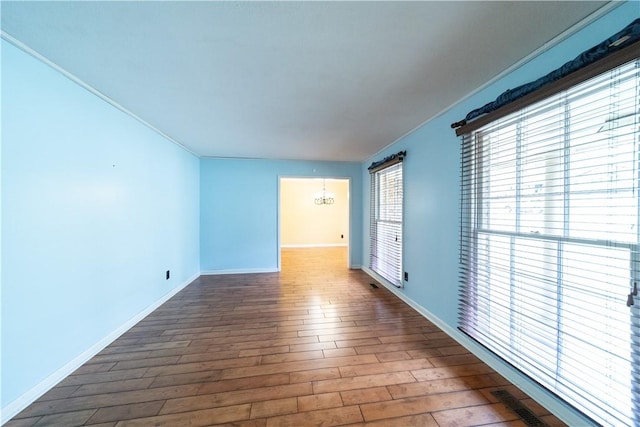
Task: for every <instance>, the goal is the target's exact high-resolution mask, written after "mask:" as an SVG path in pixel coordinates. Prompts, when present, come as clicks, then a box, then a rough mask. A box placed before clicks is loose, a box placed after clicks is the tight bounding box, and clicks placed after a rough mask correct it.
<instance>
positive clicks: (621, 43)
mask: <svg viewBox="0 0 640 427" xmlns="http://www.w3.org/2000/svg"><path fill="white" fill-rule="evenodd" d="M639 40H640V18H638V19H636V20H634V21H633V22H631V24H629V25H627V26H626V27H625V28H624V29H623V30H622V31H620V32H618V33H616V34H614V35H613V36H611V37H609V38H608V39H606V40H604V41H603V42H601V43H599V44H597V45H596V46H593V47H592V48H590V49H588V50H585V51H584V52H582V53H581V54H580V55H578V56H577V57H576V58H574V59H573V60H571V61H569V62H567V63H566V64H564V65H563V66H562V67H560V68H558V69H556V70H554V71H552V72H550V73H549V74H547V75H545V76H543V77H540V78H539V79H537V80H535V81H533V82H530V83H526V84H523V85H521V86H518V87H516V88H514V89H509V90H507V91H505V92H503V93H502V94H500V96H498V98H496V100H495V101H493V102H490V103H488V104H486V105H484V106H482V107H480V108H476V109H475V110H472V111H471V112H469V113H468V114H467V116H466V117H465V118H464V119H463V120H461V121H459V122H456V123H452V124H451V127H452V128H454V129H455V128H459V127H461V126H465V125H466V124H467V123H468V122H470V121H471V120H473V119H475V118H477V117H479V116H482V115H484V114H487V113H490V112H493V111H495V110H497V109H498V108H501V107H503V106H505V105H507V104H510V103H512V102H513V101H515V100H517V99H520V98H522V97H524V96H526V95H529V94H531V93H533V92H535V91H537V90H539V89H541V88H542V87H544V86H546V85H549V84H550V83H553V82H555V81H557V80H560V79H562V78H564V77H566V76H568V75H569V74H571V73H574V72H576V71H578V70H580V69H582V68H585V67H587V66H588V65H591V64H593V63H594V62H596V61H598V60H600V59H603V58H605V57H607V56H609V55H611V54H613V53H615V52H617V51H619V50H622V49H624V48H626V47H628V46H631V45H633V44H634V43H635V42H637V41H639ZM638 54H640V52H636V56H638Z"/></svg>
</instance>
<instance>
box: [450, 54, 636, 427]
mask: <svg viewBox="0 0 640 427" xmlns="http://www.w3.org/2000/svg"><path fill="white" fill-rule="evenodd" d="M639 99H640V61H639V60H634V61H632V62H629V63H627V64H624V65H622V66H619V67H617V68H615V69H613V70H610V71H607V72H606V73H604V74H601V75H599V76H597V77H595V78H592V79H590V80H587V81H586V82H583V83H581V84H579V85H577V86H574V87H573V88H571V89H569V90H566V91H563V92H560V93H558V94H556V95H553V96H552V97H550V98H547V99H545V100H543V101H540V102H538V103H535V104H532V105H530V106H528V107H526V108H524V109H522V110H520V111H517V112H515V113H513V114H510V115H508V116H505V117H502V118H500V119H498V120H496V121H494V122H492V123H489V124H487V125H486V126H484V127H482V128H480V129H477V130H475V131H473V132H471V133H469V134H466V135H464V137H463V147H462V178H461V179H462V182H461V184H462V185H461V189H462V206H461V208H462V212H461V213H462V227H461V242H462V243H461V263H462V274H461V280H462V288H461V289H462V291H461V323H460V328H461V329H462V330H463V331H465V332H466V333H468V334H469V335H470V336H472V337H473V338H475V339H476V340H478V341H479V342H480V343H482V344H483V345H485V346H486V347H487V348H489V349H491V350H492V351H493V352H495V353H496V354H498V355H499V356H501V357H502V358H504V359H505V360H506V361H508V362H509V363H510V364H512V365H513V366H515V367H516V368H518V369H519V370H521V371H522V372H524V373H525V374H527V375H529V376H530V377H531V378H533V379H534V380H535V381H537V382H538V383H540V384H541V385H543V386H544V387H546V388H547V389H549V390H551V391H552V392H554V393H556V394H557V395H558V396H560V397H561V398H562V399H564V400H565V401H567V402H568V403H570V404H571V405H573V406H574V407H575V408H577V409H578V410H580V411H581V412H583V413H584V414H585V415H587V416H589V417H590V418H592V419H593V420H594V421H595V422H597V423H601V424H605V425H639V424H640V389H639V388H640V385H639V380H640V310H639V309H638V306H640V295H637V296H636V292H634V288H635V287H636V281H640V256H639V255H638V254H639V251H638V242H639V235H640V234H639V231H638V227H639V225H640V224H639V223H640V221H639V216H640V215H639V209H640V205H639V203H638V200H639V197H640V193H639V190H640V170H639V161H640V130H639V127H640V101H639Z"/></svg>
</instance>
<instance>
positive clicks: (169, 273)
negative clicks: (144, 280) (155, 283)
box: [165, 270, 171, 280]
mask: <svg viewBox="0 0 640 427" xmlns="http://www.w3.org/2000/svg"><path fill="white" fill-rule="evenodd" d="M165 276H166V280H169V277H171V270H167V273H166V275H165Z"/></svg>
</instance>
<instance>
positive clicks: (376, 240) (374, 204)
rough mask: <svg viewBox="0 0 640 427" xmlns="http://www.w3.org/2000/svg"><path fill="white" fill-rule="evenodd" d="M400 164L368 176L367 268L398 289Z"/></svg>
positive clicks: (400, 233) (400, 260)
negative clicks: (369, 187) (368, 223)
mask: <svg viewBox="0 0 640 427" xmlns="http://www.w3.org/2000/svg"><path fill="white" fill-rule="evenodd" d="M402 197H403V196H402V161H400V162H398V163H395V164H393V165H391V166H388V167H385V168H383V169H380V170H377V171H373V172H371V221H370V241H371V248H370V252H369V253H370V259H369V268H371V270H373V271H375V272H376V273H378V274H379V275H381V276H382V277H384V278H385V279H387V280H388V281H389V282H391V283H392V284H393V285H395V286H397V287H400V286H402Z"/></svg>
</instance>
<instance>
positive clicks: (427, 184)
mask: <svg viewBox="0 0 640 427" xmlns="http://www.w3.org/2000/svg"><path fill="white" fill-rule="evenodd" d="M638 16H640V2H637V1H634V2H628V3H626V4H623V5H622V6H620V7H618V8H616V9H614V10H613V11H611V12H609V13H608V14H607V15H605V16H604V17H602V18H600V19H598V20H597V21H596V22H594V23H592V24H590V25H589V26H587V27H586V28H584V29H582V30H581V31H579V32H578V33H576V34H574V35H573V36H571V37H570V38H568V39H566V40H565V41H563V42H562V43H560V44H558V45H557V46H555V47H554V48H552V49H551V50H548V51H547V52H545V53H544V54H542V55H539V56H538V57H536V58H535V59H533V60H531V61H530V62H528V63H527V64H525V65H523V66H521V67H520V68H519V69H517V70H515V71H513V72H511V73H509V74H508V75H507V76H505V77H504V78H501V79H500V80H499V81H497V82H495V83H494V84H491V85H490V86H489V87H487V88H485V89H483V90H481V91H480V92H478V93H477V94H475V95H474V96H472V97H470V98H469V99H467V100H465V101H464V102H462V103H460V104H458V105H456V106H455V107H453V108H452V109H451V110H449V111H447V112H446V113H444V114H443V115H441V116H440V117H438V118H436V119H434V120H431V121H429V122H428V123H426V124H424V125H423V126H421V127H420V128H418V129H417V130H416V131H415V132H413V133H411V134H410V135H408V136H406V137H404V138H402V139H401V140H399V141H397V142H396V143H395V144H393V145H392V146H390V147H388V148H387V149H385V150H384V151H383V152H381V153H378V154H377V155H376V156H374V157H372V158H371V159H370V160H369V162H370V161H373V160H379V159H381V158H384V157H385V156H387V155H389V154H391V153H395V152H398V151H400V150H407V157H406V160H405V163H404V179H405V206H404V230H405V238H404V269H405V271H407V272H409V278H410V280H409V282H405V287H404V289H402V290H400V291H399V294H401V295H403V296H404V297H405V298H407V299H408V300H409V301H410V302H412V303H414V304H415V306H416V307H418V308H420V309H422V310H423V312H426V313H429V314H430V315H434V316H436V318H437V319H439V321H441V322H442V325H444V326H445V327H446V328H447V329H448V330H449V332H452V333H454V334H458V337H459V338H460V339H464V337H462V336H461V334H459V333H458V332H457V330H456V327H457V313H458V311H457V303H458V247H459V246H458V238H459V204H460V199H459V174H460V162H459V149H460V140H459V138H457V137H456V136H455V132H454V131H453V130H452V129H451V128H450V124H451V123H453V122H456V121H459V120H461V119H462V118H464V116H465V115H466V114H467V112H469V111H470V110H472V109H474V108H476V107H479V106H482V105H484V104H485V103H487V102H490V101H493V100H494V99H495V98H496V97H497V96H498V95H499V94H500V93H502V92H503V91H504V90H506V89H508V88H513V87H515V86H518V85H520V84H523V83H526V82H528V81H531V80H535V79H536V78H538V77H541V76H542V75H544V74H546V73H547V72H549V71H551V70H553V69H554V68H557V67H559V66H560V65H562V64H564V63H565V62H567V61H568V60H570V59H573V58H574V57H575V56H576V55H578V54H579V53H580V52H582V51H583V50H585V49H588V48H590V47H591V46H593V45H595V44H597V43H599V42H601V41H602V40H604V39H606V38H607V37H609V36H611V35H612V34H614V33H615V32H617V31H619V30H621V29H622V28H623V27H625V26H626V25H628V24H629V23H630V22H631V21H632V20H633V19H635V18H637V17H638ZM367 164H368V163H367ZM367 164H363V166H362V177H363V188H364V191H363V193H362V200H363V210H364V212H365V213H366V212H368V210H369V178H368V175H369V174H368V172H367ZM368 227H369V220H368V215H366V214H365V215H364V217H363V236H364V241H363V256H362V258H363V259H365V260H366V259H368V256H369V255H368V253H369V240H368V233H367V230H368ZM484 356H485V357H487V355H486V354H484ZM495 363H497V364H498V365H500V367H501V371H502V372H503V373H511V374H512V375H516V374H514V373H513V372H512V371H510V369H509V368H508V367H507V366H505V365H504V364H501V362H498V361H496V360H494V364H495ZM513 378H514V377H512V380H513ZM516 382H517V383H519V384H524V385H525V386H527V387H529V388H532V389H535V390H536V392H537V393H539V394H538V395H537V396H536V398H541V399H543V400H545V401H546V402H548V401H550V400H552V401H555V403H557V404H558V408H556V409H557V410H560V411H565V412H564V414H565V415H566V416H567V417H574V416H575V417H577V418H575V419H578V420H580V422H584V420H581V419H580V417H579V416H577V415H576V414H573V413H572V412H571V411H570V410H568V409H566V408H564V406H563V405H562V404H561V403H559V402H558V401H557V400H555V399H554V398H553V397H550V396H549V395H548V394H546V393H544V392H542V391H541V390H540V389H538V388H536V386H535V385H534V384H533V383H532V382H530V381H528V380H525V379H523V378H522V377H518V379H517V381H516Z"/></svg>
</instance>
